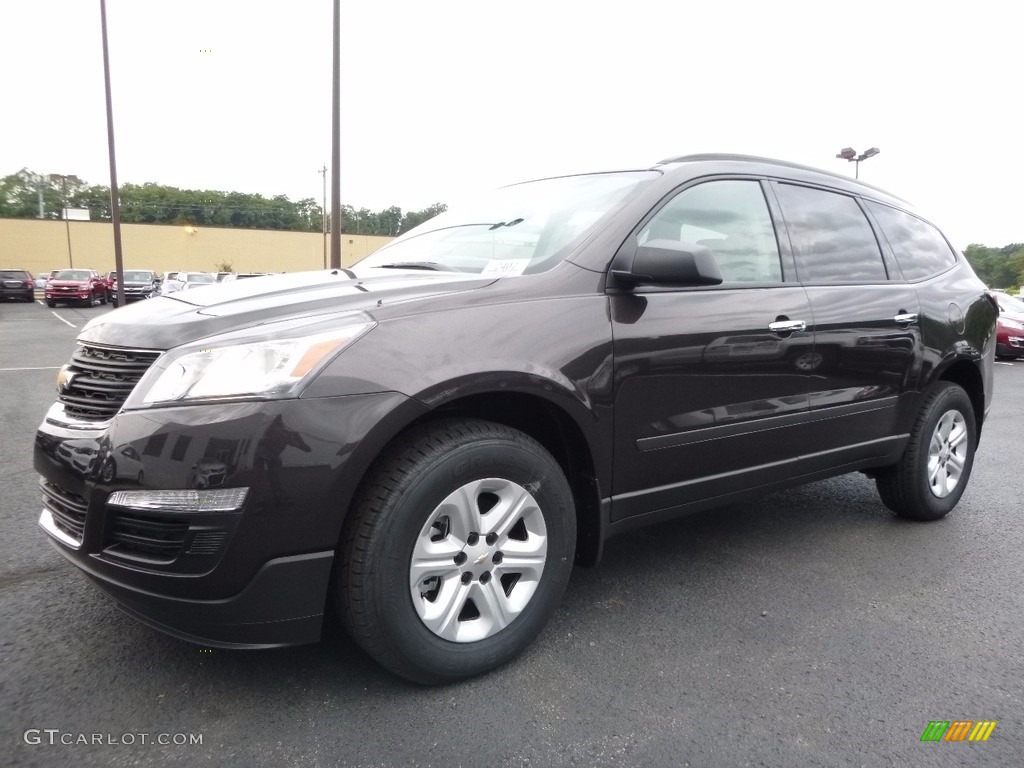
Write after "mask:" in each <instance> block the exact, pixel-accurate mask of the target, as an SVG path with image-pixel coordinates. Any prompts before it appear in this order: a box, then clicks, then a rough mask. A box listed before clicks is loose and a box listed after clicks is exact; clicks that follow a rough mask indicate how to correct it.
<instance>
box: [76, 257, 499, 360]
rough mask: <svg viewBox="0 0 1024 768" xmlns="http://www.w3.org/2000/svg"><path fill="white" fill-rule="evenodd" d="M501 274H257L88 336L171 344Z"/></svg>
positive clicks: (100, 321) (128, 310)
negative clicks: (486, 275)
mask: <svg viewBox="0 0 1024 768" xmlns="http://www.w3.org/2000/svg"><path fill="white" fill-rule="evenodd" d="M494 281H495V278H494V277H493V276H488V277H481V276H480V275H463V274H453V273H451V272H424V271H420V270H393V269H362V270H353V269H344V270H321V271H317V272H294V273H288V274H281V275H270V276H267V277H253V278H250V279H247V280H236V281H233V282H231V283H217V284H215V285H210V286H203V287H201V288H191V289H189V290H188V291H176V292H175V293H173V294H171V295H169V296H158V297H156V298H153V299H149V300H148V301H143V302H139V303H136V304H132V305H130V306H125V307H123V308H121V309H118V310H115V311H112V312H108V313H107V314H105V315H102V316H101V317H97V318H96V319H94V320H92V321H90V322H89V323H88V324H87V325H86V326H85V328H84V329H83V330H82V333H81V334H80V335H79V339H80V340H81V341H88V342H92V343H96V344H109V345H111V346H117V347H135V348H139V349H170V348H171V347H176V346H178V345H180V344H186V343H188V342H191V341H196V340H198V339H202V338H206V337H208V336H214V335H216V334H220V333H227V332H228V331H235V330H241V329H243V328H252V327H255V326H259V325H263V324H265V323H271V322H277V321H280V320H288V319H296V318H301V317H310V318H313V317H320V316H325V315H332V314H339V313H342V312H351V311H354V310H363V311H366V312H368V314H371V315H372V314H373V312H372V310H373V309H374V308H377V307H382V306H385V305H393V304H396V303H399V302H415V301H416V300H418V299H425V298H428V297H433V296H439V295H444V294H454V293H460V292H463V291H470V290H474V289H476V288H481V287H483V286H485V285H489V284H490V283H493V282H494Z"/></svg>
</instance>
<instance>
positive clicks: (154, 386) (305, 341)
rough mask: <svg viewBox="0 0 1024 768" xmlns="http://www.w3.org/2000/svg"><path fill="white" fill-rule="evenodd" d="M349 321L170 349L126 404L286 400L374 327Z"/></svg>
mask: <svg viewBox="0 0 1024 768" xmlns="http://www.w3.org/2000/svg"><path fill="white" fill-rule="evenodd" d="M346 319H348V320H350V322H348V323H346V324H344V325H340V326H336V327H334V328H331V329H329V330H320V331H319V332H315V333H309V332H308V331H309V329H308V328H307V329H306V331H307V333H306V334H305V335H290V334H289V333H288V331H283V332H278V333H275V332H274V330H273V328H272V326H269V325H264V326H260V327H259V328H257V329H250V330H248V331H244V332H242V333H234V334H227V335H225V336H221V337H214V338H212V339H206V340H205V341H203V342H199V343H196V344H190V345H188V346H186V347H180V348H178V349H175V350H171V351H170V352H168V353H167V354H166V355H165V356H164V357H162V358H161V359H160V360H158V361H157V363H156V364H154V366H153V367H152V368H151V369H150V370H149V371H148V372H147V373H146V375H145V376H144V377H143V378H142V380H141V381H140V382H139V384H138V386H137V387H136V389H135V391H134V392H133V393H132V395H131V397H130V398H129V400H128V402H127V403H125V406H126V407H129V408H130V407H136V408H138V407H145V406H150V405H157V404H165V405H166V404H171V403H176V402H188V401H193V400H213V399H221V398H233V397H274V396H277V397H281V396H287V395H289V394H292V393H294V392H295V391H296V389H297V388H298V386H299V384H300V383H301V382H302V381H303V380H306V379H308V378H311V377H312V376H314V375H315V374H316V373H318V372H319V371H320V370H321V369H322V368H323V367H324V366H325V365H326V364H327V363H328V362H329V361H330V360H331V359H332V358H333V357H334V356H335V355H336V354H338V353H339V352H341V350H342V349H344V348H345V347H346V346H348V345H349V344H351V343H352V342H354V341H355V340H356V339H358V338H359V337H360V336H362V335H363V334H364V333H366V332H367V331H369V330H370V329H371V328H372V327H373V326H374V325H375V323H374V321H373V320H372V319H370V318H369V317H367V316H366V315H363V314H362V313H359V314H356V315H350V316H349V317H348V318H346ZM318 325H319V327H320V328H323V324H318ZM291 332H292V333H294V334H297V333H299V332H301V329H296V328H294V327H293V328H292V329H291ZM257 334H258V337H257ZM268 337H269V338H268Z"/></svg>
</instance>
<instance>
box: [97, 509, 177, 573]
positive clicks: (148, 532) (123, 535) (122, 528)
mask: <svg viewBox="0 0 1024 768" xmlns="http://www.w3.org/2000/svg"><path fill="white" fill-rule="evenodd" d="M187 535H188V523H185V522H172V521H169V520H158V519H155V518H151V517H141V516H139V515H133V514H119V515H115V517H114V519H113V521H112V522H111V525H110V533H109V535H108V537H107V540H108V542H109V546H108V547H107V551H108V552H110V553H111V554H116V555H121V556H128V557H132V556H134V557H142V558H145V559H154V560H162V561H165V562H170V561H171V560H174V559H175V558H176V557H177V556H178V555H179V554H181V549H182V547H183V546H184V545H185V537H186V536H187Z"/></svg>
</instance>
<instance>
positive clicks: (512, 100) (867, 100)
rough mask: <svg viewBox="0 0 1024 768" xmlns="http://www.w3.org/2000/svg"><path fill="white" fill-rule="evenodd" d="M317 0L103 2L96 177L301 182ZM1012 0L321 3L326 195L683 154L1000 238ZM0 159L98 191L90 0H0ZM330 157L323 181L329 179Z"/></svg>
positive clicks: (316, 135) (302, 190) (308, 189)
mask: <svg viewBox="0 0 1024 768" xmlns="http://www.w3.org/2000/svg"><path fill="white" fill-rule="evenodd" d="M332 8H333V3H332V2H331V0H273V1H270V0H202V1H201V2H198V1H196V0H174V2H156V0H107V22H108V35H109V46H110V66H111V82H112V92H113V111H114V132H115V143H116V148H117V176H118V181H119V182H120V183H122V184H123V183H126V182H131V183H135V184H142V183H145V182H155V183H158V184H167V185H173V186H176V187H181V188H184V189H215V190H222V191H238V192H248V193H259V194H262V195H264V196H267V197H272V196H275V195H286V196H288V197H289V198H290V199H291V200H299V199H301V198H306V197H312V198H315V199H316V200H318V201H321V200H322V197H323V177H322V176H321V175H320V173H319V170H320V168H321V167H323V165H324V164H328V165H329V164H330V160H331V39H332V38H331V35H332ZM1014 8H1015V5H1014V4H1013V3H1009V2H1005V0H1000V2H990V0H973V1H972V2H969V3H956V4H954V3H934V2H918V1H917V0H901V1H897V0H887V2H875V0H863V1H862V2H859V3H836V2H828V0H818V1H817V2H796V1H795V0H775V1H774V2H747V1H745V0H744V1H741V0H732V1H730V0H715V1H714V2H687V1H686V0H683V1H682V2H671V1H670V0H630V2H609V1H608V0H589V2H581V1H578V0H516V2H512V3H510V2H486V0H475V1H473V2H464V1H463V0H434V1H433V2H423V1H422V0H362V2H355V1H354V0H342V2H341V84H340V90H341V97H342V98H341V127H340V136H341V163H340V165H339V170H340V185H341V199H342V202H343V203H345V204H349V205H353V206H355V207H356V208H361V207H366V208H370V209H372V210H380V209H382V208H386V207H388V206H391V205H397V206H399V207H400V208H402V209H403V210H418V209H421V208H425V207H426V206H428V205H430V204H432V203H435V202H444V203H447V204H449V205H456V204H457V203H458V201H459V200H460V199H465V198H471V197H472V195H473V194H474V193H477V192H480V191H482V190H487V189H491V188H494V187H497V186H501V185H503V184H508V183H513V182H517V181H523V180H526V179H531V178H538V177H544V176H552V175H558V174H561V173H577V172H586V171H599V170H612V169H617V168H645V167H649V166H651V165H653V164H655V163H657V162H658V161H659V160H663V159H665V158H667V157H674V156H678V155H683V154H692V153H699V152H736V153H744V154H755V155H761V156H765V157H773V158H778V159H783V160H789V161H793V162H798V163H804V164H807V165H811V166H815V167H819V168H824V169H826V170H830V171H833V172H837V173H842V174H848V175H850V176H852V175H853V173H854V164H853V163H846V162H844V161H842V160H839V159H836V157H835V155H836V153H837V152H839V151H840V150H841V149H842V148H844V147H853V148H854V149H856V150H858V151H861V152H863V151H864V150H866V149H868V148H869V147H878V148H879V149H880V153H879V154H878V155H877V156H875V157H873V158H871V159H869V160H866V161H864V162H863V163H861V165H860V176H861V179H862V180H864V181H866V182H868V183H870V184H873V185H875V186H879V187H881V188H883V189H885V190H887V191H889V192H892V193H894V194H896V195H898V196H900V197H902V198H904V199H906V200H908V201H910V202H911V203H913V204H914V205H915V206H916V207H917V208H918V209H919V210H921V211H922V213H924V214H925V215H926V216H928V217H929V218H930V219H932V220H933V221H934V222H935V223H937V224H938V225H939V226H940V227H942V228H943V229H944V230H945V231H946V232H947V234H948V235H949V236H950V237H951V238H952V239H953V240H954V242H955V244H957V245H958V246H960V247H965V246H966V245H967V244H969V243H981V244H985V245H989V246H1002V245H1006V244H1008V243H1011V242H1015V243H1021V242H1024V211H1022V208H1024V205H1022V204H1024V154H1022V153H1018V152H1016V150H1015V147H1016V146H1017V144H1019V143H1020V133H1021V126H1022V121H1021V113H1022V109H1021V92H1022V85H1021V81H1022V77H1021V76H1022V74H1024V72H1022V70H1024V59H1022V58H1021V49H1020V43H1019V27H1018V13H1017V11H1016V10H1014ZM0 50H2V51H3V56H4V60H5V61H6V64H7V66H6V67H5V73H4V79H3V89H2V91H0V94H2V96H3V103H4V107H3V110H2V112H0V176H4V175H7V174H11V173H15V172H17V171H18V170H20V169H21V168H25V167H27V168H29V169H31V170H33V171H36V172H38V173H44V174H46V173H53V174H74V175H77V176H78V177H80V178H82V179H84V180H85V181H87V182H89V183H91V184H109V183H110V173H109V165H108V155H107V136H106V130H107V127H106V114H105V104H104V91H103V57H102V40H101V27H100V2H99V0H47V1H46V2H24V1H21V2H15V0H0ZM332 172H333V170H329V171H328V192H329V190H330V173H332Z"/></svg>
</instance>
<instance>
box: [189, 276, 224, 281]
mask: <svg viewBox="0 0 1024 768" xmlns="http://www.w3.org/2000/svg"><path fill="white" fill-rule="evenodd" d="M188 281H189V282H190V283H216V282H217V278H215V277H214V276H213V275H189V276H188Z"/></svg>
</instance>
